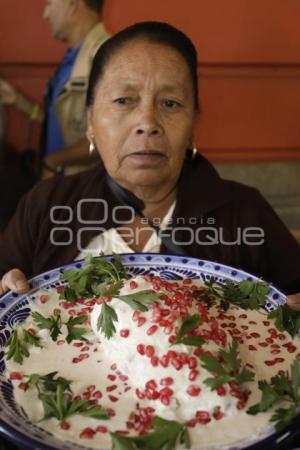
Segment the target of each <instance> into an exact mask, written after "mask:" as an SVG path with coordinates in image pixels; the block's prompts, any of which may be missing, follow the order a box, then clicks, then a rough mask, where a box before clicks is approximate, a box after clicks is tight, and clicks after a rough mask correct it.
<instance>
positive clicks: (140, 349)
mask: <svg viewBox="0 0 300 450" xmlns="http://www.w3.org/2000/svg"><path fill="white" fill-rule="evenodd" d="M136 349H137V351H138V353H139V354H140V355H144V354H145V346H144V345H143V344H138V345H137V347H136Z"/></svg>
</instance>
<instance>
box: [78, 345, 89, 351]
mask: <svg viewBox="0 0 300 450" xmlns="http://www.w3.org/2000/svg"><path fill="white" fill-rule="evenodd" d="M89 350H90V347H88V346H87V345H85V346H84V347H82V349H81V350H80V351H81V352H88V351H89Z"/></svg>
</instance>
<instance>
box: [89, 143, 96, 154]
mask: <svg viewBox="0 0 300 450" xmlns="http://www.w3.org/2000/svg"><path fill="white" fill-rule="evenodd" d="M95 150H96V148H95V144H94V142H90V146H89V154H90V156H91V155H92V154H93V153H94V151H95Z"/></svg>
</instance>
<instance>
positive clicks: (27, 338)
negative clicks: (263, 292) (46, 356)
mask: <svg viewBox="0 0 300 450" xmlns="http://www.w3.org/2000/svg"><path fill="white" fill-rule="evenodd" d="M30 345H33V346H34V347H42V345H41V338H39V337H38V336H33V335H32V334H31V333H30V332H29V331H27V330H25V329H23V328H22V327H18V328H16V329H15V330H14V331H13V332H12V334H11V336H10V338H9V339H8V340H7V342H6V344H5V347H8V351H7V353H6V358H7V359H8V360H9V359H13V361H14V362H16V363H18V364H22V363H23V359H24V358H28V357H29V355H30V353H29V350H28V347H29V346H30Z"/></svg>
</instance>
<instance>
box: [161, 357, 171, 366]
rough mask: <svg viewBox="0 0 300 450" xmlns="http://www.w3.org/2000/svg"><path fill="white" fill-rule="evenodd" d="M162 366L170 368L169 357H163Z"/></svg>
mask: <svg viewBox="0 0 300 450" xmlns="http://www.w3.org/2000/svg"><path fill="white" fill-rule="evenodd" d="M160 364H161V365H162V366H163V367H168V365H169V358H168V355H163V356H162V357H161V358H160Z"/></svg>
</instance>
